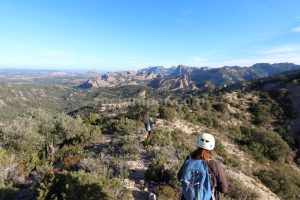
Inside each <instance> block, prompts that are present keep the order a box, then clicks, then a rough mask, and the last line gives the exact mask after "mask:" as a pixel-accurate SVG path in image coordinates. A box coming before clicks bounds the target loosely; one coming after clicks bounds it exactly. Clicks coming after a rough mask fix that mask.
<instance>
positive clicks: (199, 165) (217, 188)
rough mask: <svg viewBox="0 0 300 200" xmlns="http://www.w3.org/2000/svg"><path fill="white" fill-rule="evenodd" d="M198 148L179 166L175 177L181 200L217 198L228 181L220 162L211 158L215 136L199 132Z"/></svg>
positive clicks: (225, 188) (226, 186) (225, 189)
mask: <svg viewBox="0 0 300 200" xmlns="http://www.w3.org/2000/svg"><path fill="white" fill-rule="evenodd" d="M197 146H198V148H197V149H196V150H195V151H194V152H192V153H191V154H190V155H189V156H188V157H187V159H186V160H185V162H184V164H183V165H182V166H181V168H180V170H179V172H178V174H177V177H178V180H180V182H181V183H182V198H181V199H182V200H190V199H192V200H210V199H213V200H215V199H216V200H218V199H220V192H222V193H225V192H226V191H227V188H228V183H227V180H226V177H225V173H224V169H223V168H222V166H221V164H220V163H218V162H217V161H215V160H212V159H211V154H212V150H213V149H214V148H215V138H214V136H213V135H211V134H209V133H201V134H200V135H199V137H198V139H197Z"/></svg>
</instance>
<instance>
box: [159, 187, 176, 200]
mask: <svg viewBox="0 0 300 200" xmlns="http://www.w3.org/2000/svg"><path fill="white" fill-rule="evenodd" d="M154 192H155V194H157V197H158V199H161V200H173V199H175V196H176V190H175V189H174V188H173V187H171V186H169V185H159V186H158V187H156V189H155V191H154Z"/></svg>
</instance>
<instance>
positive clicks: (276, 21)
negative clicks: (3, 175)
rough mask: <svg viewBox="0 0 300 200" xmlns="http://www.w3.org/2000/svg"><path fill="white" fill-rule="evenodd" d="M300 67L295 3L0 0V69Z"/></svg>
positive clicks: (299, 10) (299, 9) (299, 7)
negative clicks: (263, 64) (260, 64)
mask: <svg viewBox="0 0 300 200" xmlns="http://www.w3.org/2000/svg"><path fill="white" fill-rule="evenodd" d="M257 62H270V63H275V62H294V63H298V64H300V1H299V0H284V1H283V0H26V1H24V0H0V67H14V68H44V69H46V68H53V69H100V70H114V71H116V70H125V69H139V68H143V67H147V66H156V65H160V66H165V67H170V66H174V65H179V64H184V65H191V66H198V67H202V66H209V67H220V66H224V65H240V66H249V65H252V64H254V63H257Z"/></svg>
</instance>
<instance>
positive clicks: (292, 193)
mask: <svg viewBox="0 0 300 200" xmlns="http://www.w3.org/2000/svg"><path fill="white" fill-rule="evenodd" d="M255 175H256V176H258V178H259V179H260V180H261V181H262V182H263V184H264V185H266V186H267V187H268V188H270V190H272V191H273V192H274V193H276V194H277V195H279V196H280V197H281V198H282V199H291V200H293V199H299V196H300V192H299V191H300V178H299V173H298V172H295V171H294V170H292V169H287V168H286V167H282V166H281V167H275V169H274V170H273V169H267V170H261V171H259V172H257V173H255ZM297 175H298V176H297Z"/></svg>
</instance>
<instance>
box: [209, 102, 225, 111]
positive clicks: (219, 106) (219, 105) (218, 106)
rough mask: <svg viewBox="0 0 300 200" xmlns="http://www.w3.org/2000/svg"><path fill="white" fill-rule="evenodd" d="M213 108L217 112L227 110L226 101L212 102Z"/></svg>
mask: <svg viewBox="0 0 300 200" xmlns="http://www.w3.org/2000/svg"><path fill="white" fill-rule="evenodd" d="M212 107H213V109H215V110H216V111H218V112H225V111H226V110H227V104H226V103H214V104H213V105H212Z"/></svg>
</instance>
